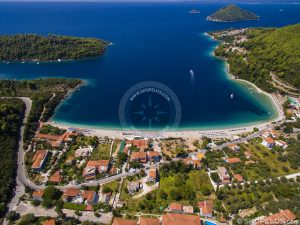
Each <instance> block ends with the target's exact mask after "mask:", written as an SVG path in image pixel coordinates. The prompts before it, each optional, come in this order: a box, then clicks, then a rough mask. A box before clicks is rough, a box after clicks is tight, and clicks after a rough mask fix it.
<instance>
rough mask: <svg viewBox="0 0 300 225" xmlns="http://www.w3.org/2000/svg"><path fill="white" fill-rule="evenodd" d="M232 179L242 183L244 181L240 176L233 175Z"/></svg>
mask: <svg viewBox="0 0 300 225" xmlns="http://www.w3.org/2000/svg"><path fill="white" fill-rule="evenodd" d="M233 179H235V180H236V181H238V182H243V181H244V179H243V177H242V175H241V174H233Z"/></svg>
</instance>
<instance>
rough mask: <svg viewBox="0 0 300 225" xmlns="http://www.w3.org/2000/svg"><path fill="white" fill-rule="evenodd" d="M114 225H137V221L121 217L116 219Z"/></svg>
mask: <svg viewBox="0 0 300 225" xmlns="http://www.w3.org/2000/svg"><path fill="white" fill-rule="evenodd" d="M112 225H137V222H136V221H135V220H129V219H123V218H121V217H115V218H114V222H113V223H112Z"/></svg>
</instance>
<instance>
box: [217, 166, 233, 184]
mask: <svg viewBox="0 0 300 225" xmlns="http://www.w3.org/2000/svg"><path fill="white" fill-rule="evenodd" d="M218 174H219V177H220V179H221V182H222V183H223V184H227V183H230V175H229V173H228V171H227V169H226V168H225V167H218Z"/></svg>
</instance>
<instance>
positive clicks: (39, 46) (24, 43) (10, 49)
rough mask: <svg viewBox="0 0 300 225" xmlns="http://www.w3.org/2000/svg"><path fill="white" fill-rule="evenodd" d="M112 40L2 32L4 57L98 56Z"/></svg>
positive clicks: (1, 53)
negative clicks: (3, 33)
mask: <svg viewBox="0 0 300 225" xmlns="http://www.w3.org/2000/svg"><path fill="white" fill-rule="evenodd" d="M108 44H109V43H108V42H106V41H103V40H101V39H96V38H81V37H71V36H59V35H52V34H51V35H47V36H42V35H37V34H17V35H11V36H10V35H3V36H0V61H16V62H18V61H20V62H25V61H32V62H38V61H61V60H75V59H83V58H87V57H96V56H100V55H102V54H103V53H104V51H105V49H106V47H107V45H108Z"/></svg>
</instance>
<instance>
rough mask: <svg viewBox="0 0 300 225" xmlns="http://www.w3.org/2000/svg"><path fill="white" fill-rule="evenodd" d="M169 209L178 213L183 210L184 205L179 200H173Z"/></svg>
mask: <svg viewBox="0 0 300 225" xmlns="http://www.w3.org/2000/svg"><path fill="white" fill-rule="evenodd" d="M168 211H170V212H177V213H179V212H183V205H182V204H180V203H177V202H172V203H171V204H170V205H169V207H168Z"/></svg>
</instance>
